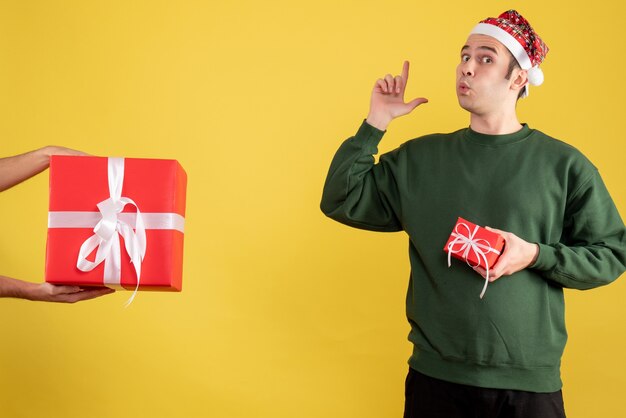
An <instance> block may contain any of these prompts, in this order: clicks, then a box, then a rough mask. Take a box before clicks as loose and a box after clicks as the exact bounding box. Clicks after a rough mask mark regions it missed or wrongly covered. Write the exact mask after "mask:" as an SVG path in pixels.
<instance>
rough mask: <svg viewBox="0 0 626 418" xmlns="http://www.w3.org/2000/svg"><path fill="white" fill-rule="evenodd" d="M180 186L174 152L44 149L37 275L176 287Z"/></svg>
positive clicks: (183, 179) (181, 174) (57, 280)
mask: <svg viewBox="0 0 626 418" xmlns="http://www.w3.org/2000/svg"><path fill="white" fill-rule="evenodd" d="M186 186H187V175H186V174H185V171H184V170H183V168H182V167H181V166H180V164H179V163H178V162H177V161H175V160H156V159H138V158H126V159H123V158H103V157H82V156H81V157H78V156H52V157H51V158H50V209H49V210H50V212H49V215H48V241H47V248H46V272H45V280H46V281H47V282H48V283H53V284H69V285H78V286H103V285H104V286H121V287H122V288H124V289H129V290H133V289H135V288H136V286H137V285H138V284H139V289H140V290H165V291H180V290H181V288H182V269H183V237H184V224H185V218H184V217H185V193H186ZM138 279H139V280H138Z"/></svg>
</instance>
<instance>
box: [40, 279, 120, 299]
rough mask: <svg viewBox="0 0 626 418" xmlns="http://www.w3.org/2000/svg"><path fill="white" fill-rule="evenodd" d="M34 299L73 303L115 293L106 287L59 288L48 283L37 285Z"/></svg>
mask: <svg viewBox="0 0 626 418" xmlns="http://www.w3.org/2000/svg"><path fill="white" fill-rule="evenodd" d="M37 286H38V289H37V290H36V294H35V297H37V298H38V299H33V300H40V301H44V302H61V303H75V302H80V301H83V300H89V299H95V298H97V297H100V296H104V295H108V294H110V293H113V292H115V290H113V289H109V288H108V287H93V288H81V287H78V286H59V285H53V284H50V283H41V284H38V285H37Z"/></svg>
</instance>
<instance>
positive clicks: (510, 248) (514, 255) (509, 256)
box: [475, 226, 539, 282]
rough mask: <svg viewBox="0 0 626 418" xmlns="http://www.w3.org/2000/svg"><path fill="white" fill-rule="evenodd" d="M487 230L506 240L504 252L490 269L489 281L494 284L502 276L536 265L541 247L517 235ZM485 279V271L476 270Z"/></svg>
mask: <svg viewBox="0 0 626 418" xmlns="http://www.w3.org/2000/svg"><path fill="white" fill-rule="evenodd" d="M485 228H486V229H487V230H489V231H492V232H495V233H497V234H500V235H501V236H502V238H504V242H505V244H504V251H503V252H502V255H501V256H500V257H499V258H498V261H496V264H494V265H493V267H492V268H490V269H489V281H490V282H494V281H496V280H498V279H499V278H500V277H502V276H510V275H511V274H514V273H517V272H518V271H520V270H523V269H525V268H526V267H528V266H530V265H531V264H532V263H534V261H535V259H536V258H537V255H538V254H539V246H538V245H537V244H534V243H530V242H527V241H525V240H523V239H522V238H520V237H518V236H517V235H515V234H513V233H511V232H506V231H502V230H499V229H495V228H490V227H488V226H487V227H485ZM475 270H476V271H477V272H478V273H480V274H481V275H482V276H483V277H485V276H486V274H487V273H486V271H485V269H482V268H476V269H475Z"/></svg>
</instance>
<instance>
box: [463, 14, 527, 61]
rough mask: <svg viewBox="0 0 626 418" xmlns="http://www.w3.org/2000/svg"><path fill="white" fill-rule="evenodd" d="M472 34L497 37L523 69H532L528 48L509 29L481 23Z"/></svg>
mask: <svg viewBox="0 0 626 418" xmlns="http://www.w3.org/2000/svg"><path fill="white" fill-rule="evenodd" d="M470 34H477V35H487V36H491V37H492V38H496V39H497V40H498V41H500V42H502V44H503V45H504V46H505V47H506V49H508V50H509V51H511V54H513V56H514V57H515V59H516V60H517V62H518V63H519V65H520V66H521V67H522V70H530V69H531V68H532V66H533V64H532V63H531V61H530V58H529V57H528V54H527V53H526V50H525V49H524V47H523V46H522V44H520V43H519V42H518V41H517V40H516V39H515V38H514V37H512V36H511V35H510V34H509V33H508V32H507V31H505V30H504V29H500V28H499V27H497V26H494V25H491V24H489V23H479V24H478V25H476V27H474V29H472V31H471V32H470Z"/></svg>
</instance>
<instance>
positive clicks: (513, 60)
mask: <svg viewBox="0 0 626 418" xmlns="http://www.w3.org/2000/svg"><path fill="white" fill-rule="evenodd" d="M506 51H507V52H508V53H509V57H510V61H509V69H508V70H507V73H506V76H504V78H506V79H507V80H510V79H511V75H512V74H513V70H514V69H516V68H522V67H521V66H520V65H519V62H517V59H516V58H515V57H514V56H513V54H511V51H509V50H508V49H507V50H506ZM525 89H526V87H524V88H523V89H521V90H520V91H519V93H518V95H517V100H519V99H521V98H522V95H523V94H524V90H525Z"/></svg>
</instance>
